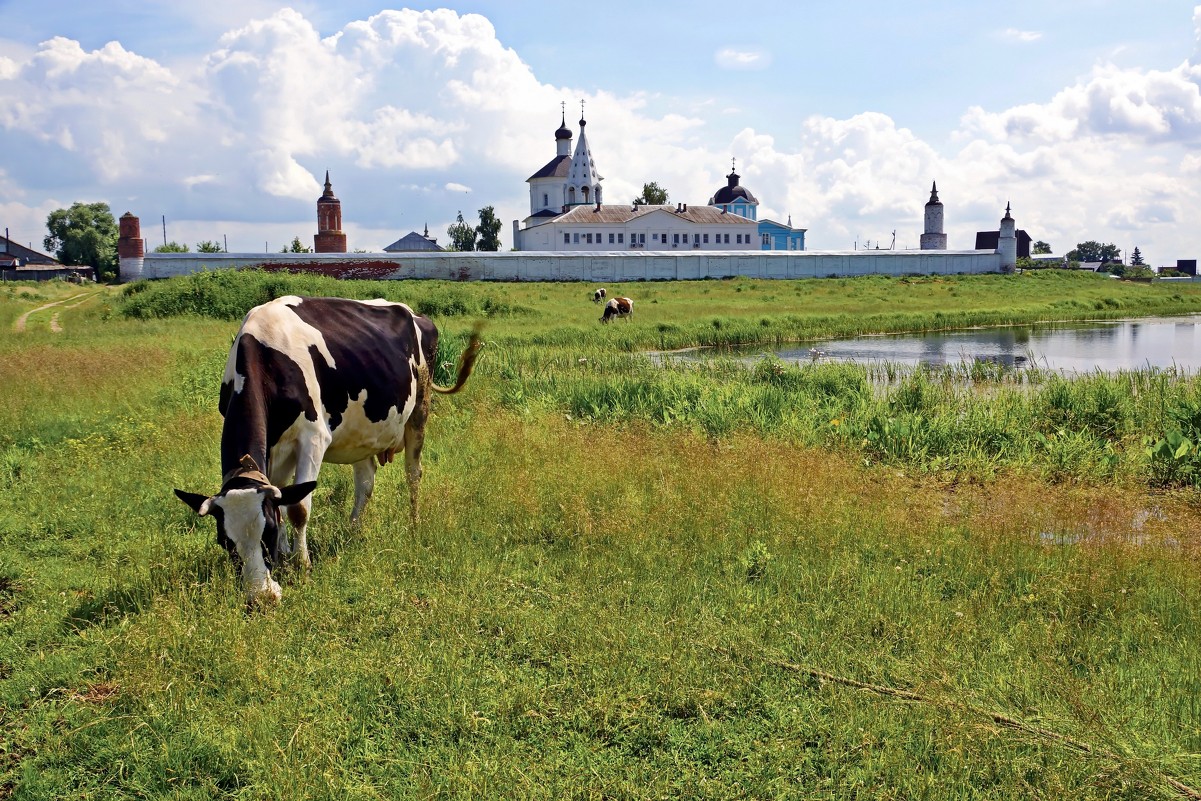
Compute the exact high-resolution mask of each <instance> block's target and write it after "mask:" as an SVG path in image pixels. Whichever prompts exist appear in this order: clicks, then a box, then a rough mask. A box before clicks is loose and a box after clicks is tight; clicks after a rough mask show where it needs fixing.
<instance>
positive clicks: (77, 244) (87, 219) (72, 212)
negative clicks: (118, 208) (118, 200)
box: [42, 203, 117, 279]
mask: <svg viewBox="0 0 1201 801" xmlns="http://www.w3.org/2000/svg"><path fill="white" fill-rule="evenodd" d="M46 230H48V231H49V232H50V235H49V236H47V237H46V238H45V239H43V240H42V246H43V247H44V248H45V249H46V250H47V251H53V253H54V257H55V258H56V259H58V260H59V261H61V262H62V263H63V264H66V265H68V266H73V265H86V266H88V267H94V268H95V270H96V276H97V278H100V279H105V278H113V277H116V274H117V221H116V219H114V218H113V213H112V211H110V210H109V207H108V204H107V203H73V204H72V205H71V208H69V209H55V210H54V211H52V212H50V216H49V217H47V218H46Z"/></svg>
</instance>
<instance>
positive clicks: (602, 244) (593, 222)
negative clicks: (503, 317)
mask: <svg viewBox="0 0 1201 801" xmlns="http://www.w3.org/2000/svg"><path fill="white" fill-rule="evenodd" d="M586 126H587V121H586V120H585V119H584V118H583V115H582V114H581V116H580V137H579V140H578V142H576V145H575V148H574V152H573V149H572V138H573V137H572V133H571V130H570V129H569V128H568V127H567V120H566V113H564V115H563V117H562V119H561V120H560V124H559V128H558V129H557V130H556V131H555V156H554V158H552V159H551V160H550V161H548V162H547V163H546V164H545V165H544V166H543V167H542V168H541V169H540V170H538V171H537V172H535V173H534V174H533V175H531V176H530V177H529V178H527V179H526V183H528V184H529V187H530V214H529V216H527V217H526V218H525V219H524V220H520V221H518V220H514V221H513V246H514V249H515V250H519V251H560V252H562V251H594V252H595V251H630V250H652V251H681V250H689V251H695V250H702V251H704V250H718V251H747V250H804V249H805V229H803V228H793V227H792V225H791V220H789V224H787V225H785V224H784V223H779V222H776V221H774V220H763V221H759V220H757V217H758V206H759V201H758V200H757V199H756V198H755V196H754V195H753V194H751V192H750V191H749V190H747V189H746V188H745V187H743V186H742V185H741V184H740V183H739V181H740V176H739V175H738V173H737V172H736V171H735V170H734V169H733V168H731V170H730V174H729V175H728V176H726V180H727V185H726V186H723V187H721V188H720V189H718V190H717V192H715V193H714V194H713V196H712V197H711V198H709V203H708V205H706V206H690V205H688V204H686V203H677V204H676V205H675V206H672V205H670V204H668V205H643V204H634V203H630V204H624V203H623V204H617V205H612V204H610V205H606V204H605V203H604V198H603V188H602V186H601V181H602V180H603V178H602V176H601V175H600V173H599V172H598V171H597V169H596V161H595V159H593V157H592V150H591V148H590V146H589V144H588V137H587V134H586V131H585V128H586Z"/></svg>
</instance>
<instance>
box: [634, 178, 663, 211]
mask: <svg viewBox="0 0 1201 801" xmlns="http://www.w3.org/2000/svg"><path fill="white" fill-rule="evenodd" d="M634 205H635V206H665V205H667V190H666V189H664V188H663V187H661V186H659V184H658V182H656V181H651V182H650V183H646V184H643V185H642V194H641V195H639V196H638V197H636V198H634Z"/></svg>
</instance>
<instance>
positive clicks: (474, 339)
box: [430, 322, 484, 395]
mask: <svg viewBox="0 0 1201 801" xmlns="http://www.w3.org/2000/svg"><path fill="white" fill-rule="evenodd" d="M483 330H484V324H483V322H478V323H476V324H475V327H474V328H472V329H471V339H470V340H468V342H467V349H466V350H464V351H463V355H462V356H460V357H459V376H458V378H457V379H455V383H454V386H450V387H440V386H438V385H437V384H436V383H434V382H432V381H431V382H430V386H431V387H432V388H433V390H434V392H441V393H442V394H443V395H453V394H455V393H456V392H458V391H459V390H460V389H462V388H463V385H464V384H466V383H467V378H468V377H469V376H470V375H471V368H473V367H475V360H476V357H477V356H479V355H480V348H482V347H483V346H484V342H483V340H481V339H480V332H481V331H483Z"/></svg>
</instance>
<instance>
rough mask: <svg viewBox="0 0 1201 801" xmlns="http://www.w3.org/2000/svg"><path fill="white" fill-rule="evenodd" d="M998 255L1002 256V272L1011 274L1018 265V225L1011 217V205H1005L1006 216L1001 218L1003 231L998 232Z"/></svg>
mask: <svg viewBox="0 0 1201 801" xmlns="http://www.w3.org/2000/svg"><path fill="white" fill-rule="evenodd" d="M997 253H998V254H1000V256H1001V272H1003V273H1011V272H1013V271H1014V270H1015V269H1017V265H1018V234H1017V223H1016V222H1014V219H1013V217H1011V216H1010V215H1009V204H1008V203H1006V204H1005V216H1004V217H1002V218H1001V229H1000V231H998V232H997Z"/></svg>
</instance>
